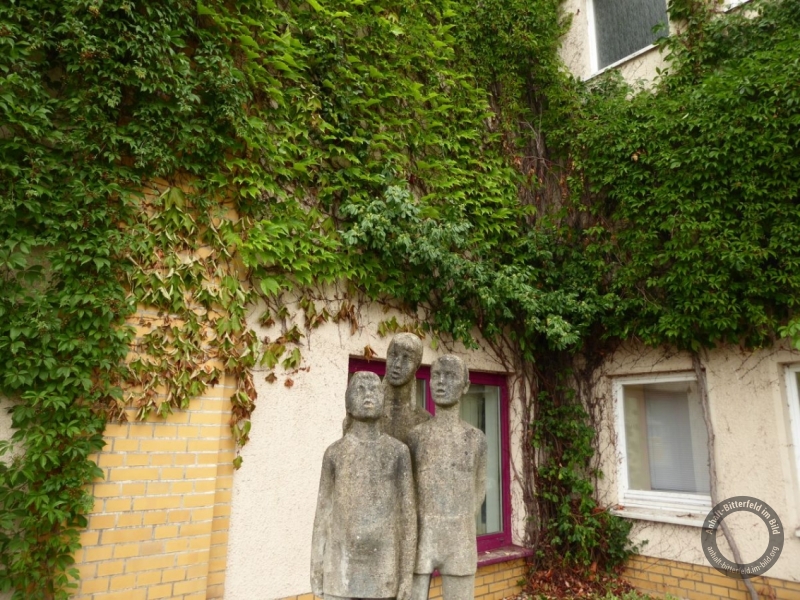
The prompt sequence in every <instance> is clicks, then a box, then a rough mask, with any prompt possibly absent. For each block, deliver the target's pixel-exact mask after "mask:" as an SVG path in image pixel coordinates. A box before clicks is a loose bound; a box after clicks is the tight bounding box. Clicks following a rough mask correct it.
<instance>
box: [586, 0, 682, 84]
mask: <svg viewBox="0 0 800 600" xmlns="http://www.w3.org/2000/svg"><path fill="white" fill-rule="evenodd" d="M666 22H667V3H666V1H665V0H594V26H595V38H596V40H597V66H598V68H600V69H602V68H603V67H607V66H608V65H610V64H612V63H615V62H617V61H618V60H620V59H623V58H625V57H626V56H628V55H629V54H633V53H634V52H636V51H637V50H641V49H642V48H644V47H645V46H649V45H650V44H652V43H653V42H655V41H656V39H658V38H659V37H663V36H664V35H666V34H667V30H666V28H662V29H660V30H659V32H658V33H657V34H656V33H653V27H655V26H656V25H658V24H659V23H666Z"/></svg>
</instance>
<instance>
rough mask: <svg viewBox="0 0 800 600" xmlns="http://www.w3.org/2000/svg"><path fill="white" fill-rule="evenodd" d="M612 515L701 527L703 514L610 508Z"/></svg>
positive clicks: (703, 518)
mask: <svg viewBox="0 0 800 600" xmlns="http://www.w3.org/2000/svg"><path fill="white" fill-rule="evenodd" d="M609 512H610V513H611V514H612V515H616V516H618V517H624V518H626V519H634V520H636V521H653V522H655V523H669V524H671V525H683V526H685V527H697V528H700V529H702V527H703V522H704V520H705V515H701V514H697V513H685V512H684V513H681V512H677V511H669V510H657V509H645V508H612V509H611V510H610V511H609Z"/></svg>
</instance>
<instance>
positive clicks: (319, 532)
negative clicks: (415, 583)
mask: <svg viewBox="0 0 800 600" xmlns="http://www.w3.org/2000/svg"><path fill="white" fill-rule="evenodd" d="M346 404H347V413H348V415H349V416H350V417H351V422H350V425H349V427H348V428H347V431H346V433H345V435H344V437H342V438H341V439H339V440H337V441H336V442H334V443H333V444H331V445H330V446H329V447H328V449H327V450H326V451H325V456H324V458H323V459H322V475H321V477H320V484H319V496H318V499H317V512H316V517H315V519H314V533H313V539H312V543H311V589H312V591H313V592H314V594H316V595H317V596H320V597H324V598H325V599H326V600H330V599H332V598H397V599H398V600H408V598H409V596H410V591H411V582H412V574H413V568H414V552H415V550H416V546H417V535H416V533H417V520H416V512H415V508H414V487H413V486H414V484H413V479H412V471H411V458H410V456H409V451H408V448H407V447H406V446H405V445H404V444H402V443H400V442H399V441H397V440H396V439H394V438H392V437H390V436H388V435H386V434H384V433H382V432H381V428H380V417H381V415H382V414H383V394H382V390H381V381H380V378H379V377H378V376H377V375H375V374H374V373H367V372H363V371H362V372H358V373H355V374H354V375H353V376H352V378H351V380H350V383H349V385H348V386H347V395H346Z"/></svg>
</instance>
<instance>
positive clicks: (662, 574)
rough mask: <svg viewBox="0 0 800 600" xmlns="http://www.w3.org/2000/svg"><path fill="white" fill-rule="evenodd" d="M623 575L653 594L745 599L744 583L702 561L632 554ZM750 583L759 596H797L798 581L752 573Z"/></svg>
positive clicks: (784, 599)
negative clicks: (756, 575)
mask: <svg viewBox="0 0 800 600" xmlns="http://www.w3.org/2000/svg"><path fill="white" fill-rule="evenodd" d="M623 576H624V578H625V579H626V580H627V581H628V582H629V583H630V584H631V585H633V587H635V588H636V589H637V590H640V591H642V592H645V593H647V594H653V595H655V596H664V595H666V594H670V595H672V596H676V597H678V598H686V599H688V600H720V599H730V600H749V599H750V594H749V593H748V591H747V588H745V587H744V584H743V583H742V582H741V581H739V580H737V579H733V578H731V577H726V576H724V575H722V574H721V573H720V572H719V571H717V570H716V569H714V568H712V567H710V566H706V565H695V564H691V563H684V562H678V561H673V560H666V559H662V558H653V557H650V556H634V557H633V558H631V559H630V560H629V561H628V563H627V565H626V566H625V571H624V573H623ZM751 581H752V582H753V585H754V586H755V588H756V591H758V593H759V596H761V597H762V598H771V599H772V600H800V583H795V582H792V581H785V580H783V579H775V578H772V577H754V578H753V579H751Z"/></svg>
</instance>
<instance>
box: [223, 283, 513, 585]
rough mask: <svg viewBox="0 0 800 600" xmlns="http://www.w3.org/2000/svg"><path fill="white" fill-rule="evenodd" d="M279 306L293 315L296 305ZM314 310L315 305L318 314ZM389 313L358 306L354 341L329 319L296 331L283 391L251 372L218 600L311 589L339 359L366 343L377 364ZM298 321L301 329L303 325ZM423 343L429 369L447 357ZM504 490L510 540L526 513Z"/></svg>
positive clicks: (340, 387)
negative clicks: (293, 361) (295, 354)
mask: <svg viewBox="0 0 800 600" xmlns="http://www.w3.org/2000/svg"><path fill="white" fill-rule="evenodd" d="M329 297H330V298H332V297H333V294H329ZM287 306H288V307H289V309H290V311H291V312H292V313H295V312H297V305H296V303H289V304H288V305H287ZM322 306H323V304H322V303H321V302H318V307H319V308H320V309H321V308H322ZM329 310H332V311H333V312H335V311H336V310H338V304H337V302H336V301H335V300H330V301H329ZM259 315H260V310H255V309H254V311H253V313H252V316H251V319H250V325H251V326H252V327H253V328H254V329H255V330H256V331H257V333H258V335H259V337H260V338H261V339H263V338H264V337H265V336H270V337H271V338H272V339H275V338H277V337H278V336H279V335H280V328H279V327H278V326H274V327H272V328H271V329H269V330H266V329H264V328H262V327H260V326H259V325H258V324H257V321H258V317H259ZM392 316H395V317H397V320H398V321H399V322H401V323H402V322H404V318H403V317H402V315H400V314H399V313H397V312H395V311H389V312H384V309H383V307H382V306H380V305H377V304H365V305H363V306H362V307H361V308H360V310H359V318H358V321H359V327H358V330H357V331H356V332H355V334H352V335H351V331H350V324H349V323H346V322H342V323H339V324H336V323H334V322H332V321H329V322H328V323H325V324H323V325H322V326H321V327H319V328H317V329H315V330H313V331H311V332H305V333H306V334H307V337H306V338H304V339H303V340H302V344H303V347H302V353H303V363H302V365H301V367H302V368H303V369H305V368H307V369H308V370H307V371H306V370H300V371H298V372H296V373H293V374H290V375H288V377H290V378H291V379H292V381H293V382H294V383H293V385H292V386H291V387H286V385H285V383H286V380H287V375H285V374H284V373H283V369H282V368H280V367H279V368H277V369H276V374H277V375H278V376H279V377H278V380H277V381H276V382H275V383H272V384H270V383H267V382H266V381H265V376H266V374H267V373H266V371H264V372H257V373H256V377H255V379H256V389H257V392H258V400H257V409H256V411H255V412H254V413H253V418H252V422H253V425H252V429H251V432H250V442H249V443H248V444H247V446H245V448H244V449H243V451H242V456H243V457H244V463H243V466H242V468H241V469H240V470H239V471H237V472H236V473H235V475H234V486H233V498H232V512H231V522H230V530H229V542H228V567H227V571H226V576H225V600H253V599H254V598H259V599H269V598H284V597H286V596H291V595H295V594H303V593H308V592H310V588H311V586H310V583H309V570H310V556H311V534H312V526H313V520H314V511H315V508H316V499H317V488H318V485H319V474H320V469H321V466H322V456H323V453H324V451H325V449H326V448H327V447H328V445H330V444H331V443H333V442H334V441H335V440H337V439H339V438H340V437H341V436H342V420H343V418H344V416H345V408H344V394H345V389H346V386H347V377H348V361H349V359H350V357H351V356H357V357H360V356H362V355H363V352H364V347H365V346H367V345H369V346H370V347H371V348H372V349H373V350H374V351H375V352H376V353H377V357H379V358H385V356H386V350H387V349H388V345H389V342H390V339H391V336H387V337H386V338H381V337H380V336H378V334H377V328H378V324H379V323H380V322H381V321H383V320H386V319H390V318H391V317H392ZM299 322H300V323H301V326H302V318H300V321H299ZM423 344H424V355H423V364H428V365H429V364H430V363H431V362H432V361H433V360H434V359H435V358H436V357H437V356H438V355H440V354H443V353H447V352H448V351H449V350H448V349H447V348H445V347H444V344H443V345H441V346H440V347H439V348H438V350H436V351H434V350H433V349H432V348H431V346H430V338H429V339H426V340H424V342H423ZM452 351H454V352H455V353H457V354H459V355H460V356H462V357H463V358H464V360H465V361H466V362H467V365H468V366H469V368H470V369H473V370H481V371H493V372H503V371H504V369H503V367H502V366H501V364H500V363H499V361H498V360H496V358H494V356H493V355H492V354H491V353H490V352H489V351H487V350H469V351H466V350H465V349H464V348H463V346H461V345H460V344H456V345H455V347H454V348H452ZM510 412H511V418H512V439H511V446H512V457H513V458H512V460H514V461H516V464H515V465H514V467H512V477H513V473H514V472H515V471H519V468H518V467H519V465H520V453H521V450H520V440H521V424H520V423H519V408H518V407H516V406H514V405H513V404H512V407H511V411H510ZM514 419H516V421H515V420H514ZM512 488H513V489H512V502H513V505H514V511H513V512H514V514H513V521H514V522H513V531H514V536H515V542H517V543H519V542H520V541H521V535H522V531H523V529H524V525H525V515H524V510H523V509H522V508H521V507H522V506H523V504H522V500H521V498H520V493H519V486H518V485H512Z"/></svg>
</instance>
